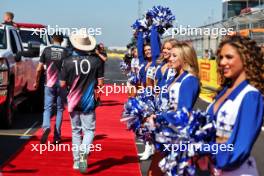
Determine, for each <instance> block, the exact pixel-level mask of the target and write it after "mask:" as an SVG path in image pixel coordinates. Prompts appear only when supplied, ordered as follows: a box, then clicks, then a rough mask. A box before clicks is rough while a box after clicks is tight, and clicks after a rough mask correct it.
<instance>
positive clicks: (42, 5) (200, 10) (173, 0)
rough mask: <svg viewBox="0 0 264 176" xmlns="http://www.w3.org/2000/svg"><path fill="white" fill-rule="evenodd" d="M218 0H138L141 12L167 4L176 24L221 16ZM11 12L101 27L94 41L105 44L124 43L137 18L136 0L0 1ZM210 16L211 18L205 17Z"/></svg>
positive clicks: (20, 18)
mask: <svg viewBox="0 0 264 176" xmlns="http://www.w3.org/2000/svg"><path fill="white" fill-rule="evenodd" d="M221 2H222V1H221V0H142V12H143V13H144V12H145V11H147V10H148V9H150V8H152V7H153V6H154V5H162V6H166V7H169V8H170V9H171V10H172V11H173V14H174V15H175V16H176V20H177V21H178V24H182V25H191V26H193V27H195V26H200V25H204V24H205V23H208V21H218V20H220V19H221V13H222V5H221ZM5 11H12V12H14V13H15V20H14V21H17V22H31V23H42V24H46V25H51V26H53V27H55V25H58V26H59V27H70V28H73V27H77V28H81V27H84V28H89V27H92V28H102V35H101V36H97V40H98V41H101V42H104V43H105V44H106V45H107V46H125V45H126V44H127V43H128V42H129V40H130V38H131V35H132V29H131V27H130V26H131V25H132V24H133V23H134V21H135V20H136V19H137V17H138V0H64V1H63V0H57V1H55V0H45V1H36V0H0V14H3V13H4V12H5ZM210 16H213V18H211V19H209V17H210Z"/></svg>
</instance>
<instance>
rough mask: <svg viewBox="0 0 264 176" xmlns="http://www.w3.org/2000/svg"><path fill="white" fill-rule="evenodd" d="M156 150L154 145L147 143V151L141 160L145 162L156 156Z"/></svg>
mask: <svg viewBox="0 0 264 176" xmlns="http://www.w3.org/2000/svg"><path fill="white" fill-rule="evenodd" d="M154 150H155V149H154V145H153V144H149V142H147V143H146V145H145V151H144V152H143V153H142V155H141V158H140V160H141V161H144V160H147V159H149V157H150V156H152V155H153V154H154Z"/></svg>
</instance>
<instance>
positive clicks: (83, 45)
mask: <svg viewBox="0 0 264 176" xmlns="http://www.w3.org/2000/svg"><path fill="white" fill-rule="evenodd" d="M70 41H71V44H72V46H73V47H74V48H76V49H78V50H81V51H91V50H93V49H94V48H95V46H96V40H95V38H94V37H93V36H91V35H88V34H87V33H86V32H85V31H83V30H79V31H77V32H75V33H72V35H71V36H70Z"/></svg>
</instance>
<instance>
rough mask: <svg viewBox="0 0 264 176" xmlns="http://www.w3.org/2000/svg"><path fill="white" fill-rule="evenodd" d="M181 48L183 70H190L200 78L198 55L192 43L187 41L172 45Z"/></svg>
mask: <svg viewBox="0 0 264 176" xmlns="http://www.w3.org/2000/svg"><path fill="white" fill-rule="evenodd" d="M172 48H178V49H179V50H180V58H181V59H182V61H183V70H185V71H188V72H189V73H191V74H193V75H194V76H196V77H197V78H199V65H198V60H197V55H196V52H195V50H194V48H193V47H192V45H191V44H189V43H187V42H178V43H176V44H174V45H173V46H172Z"/></svg>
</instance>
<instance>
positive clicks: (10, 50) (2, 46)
mask: <svg viewBox="0 0 264 176" xmlns="http://www.w3.org/2000/svg"><path fill="white" fill-rule="evenodd" d="M36 51H38V52H36ZM38 62H39V46H34V43H31V42H29V43H28V50H27V51H24V49H23V46H22V40H21V37H20V34H19V32H18V30H17V28H15V27H13V26H9V25H2V24H0V127H2V128H10V127H11V125H12V121H13V119H14V111H15V108H16V107H17V106H18V104H20V103H22V102H23V101H24V100H26V99H28V98H32V101H29V102H31V103H32V106H33V105H34V106H35V107H34V108H41V107H36V106H38V105H39V106H42V104H41V103H39V102H42V101H43V97H42V96H43V93H41V92H42V86H40V88H39V90H36V89H35V88H34V86H33V84H34V78H35V71H36V67H37V65H38ZM40 93H41V94H40ZM37 95H38V98H37V99H35V98H36V97H37ZM33 98H34V99H33Z"/></svg>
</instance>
